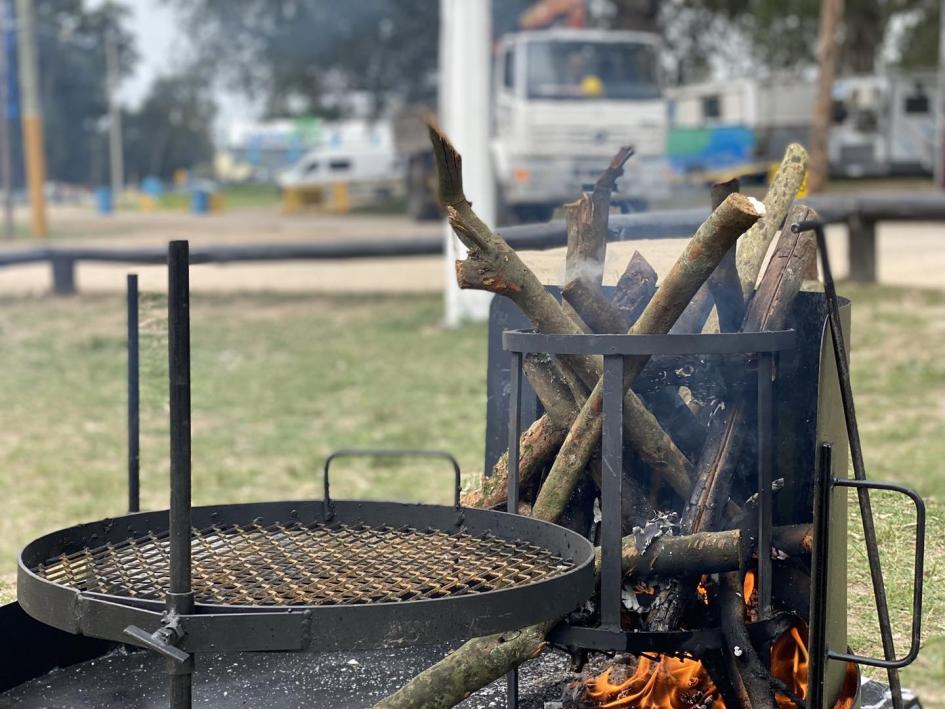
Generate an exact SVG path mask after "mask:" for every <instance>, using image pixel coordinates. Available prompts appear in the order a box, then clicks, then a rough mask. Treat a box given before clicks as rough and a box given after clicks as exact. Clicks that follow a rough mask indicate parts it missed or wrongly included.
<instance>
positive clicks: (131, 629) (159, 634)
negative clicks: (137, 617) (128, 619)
mask: <svg viewBox="0 0 945 709" xmlns="http://www.w3.org/2000/svg"><path fill="white" fill-rule="evenodd" d="M125 635H128V636H129V637H131V638H134V639H135V640H137V641H138V643H139V644H140V645H142V646H144V647H146V648H148V649H149V650H153V651H154V652H156V653H158V654H159V655H163V656H164V657H166V658H168V659H171V660H174V662H177V663H180V664H184V663H185V662H187V661H188V660H189V659H190V655H188V654H187V653H186V652H184V651H183V650H181V649H180V648H178V647H175V646H174V645H173V644H172V643H173V642H176V641H177V640H179V639H180V636H179V635H178V633H177V631H176V630H175V629H174V628H172V627H171V626H169V625H162V626H161V627H160V628H158V629H157V630H155V631H154V632H153V633H149V632H148V631H147V630H144V629H143V628H139V627H138V626H137V625H129V626H128V627H127V628H125Z"/></svg>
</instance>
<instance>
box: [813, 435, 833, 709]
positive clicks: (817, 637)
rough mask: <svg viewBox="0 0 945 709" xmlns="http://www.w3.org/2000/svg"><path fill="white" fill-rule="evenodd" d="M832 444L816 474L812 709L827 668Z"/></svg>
mask: <svg viewBox="0 0 945 709" xmlns="http://www.w3.org/2000/svg"><path fill="white" fill-rule="evenodd" d="M832 452H833V451H832V449H831V446H830V444H829V443H823V444H821V446H820V449H819V451H818V453H819V455H818V459H817V469H816V470H815V471H814V556H813V560H812V561H813V563H814V564H815V566H814V569H813V571H814V580H813V581H814V582H813V588H812V589H811V594H812V597H811V603H810V664H809V665H808V679H809V682H808V687H809V689H808V696H807V706H808V708H809V709H823V707H824V706H826V705H825V702H824V691H825V688H824V681H825V678H826V668H827V576H828V575H829V571H830V567H829V562H828V553H829V550H830V538H829V537H828V530H829V528H830V496H831V493H832V492H833V485H832V484H831V482H832V481H833V460H832Z"/></svg>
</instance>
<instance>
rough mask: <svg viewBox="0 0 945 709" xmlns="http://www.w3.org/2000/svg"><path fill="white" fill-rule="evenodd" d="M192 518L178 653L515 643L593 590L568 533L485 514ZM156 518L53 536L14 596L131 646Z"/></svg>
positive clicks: (159, 525)
mask: <svg viewBox="0 0 945 709" xmlns="http://www.w3.org/2000/svg"><path fill="white" fill-rule="evenodd" d="M324 513H325V508H324V506H323V504H322V503H321V502H313V501H299V502H273V503H254V504H245V505H224V506H214V507H200V508H195V509H194V511H193V524H194V528H195V531H194V534H193V536H192V540H193V541H192V546H191V549H192V555H193V579H194V584H193V585H194V591H195V596H196V607H195V611H194V613H193V614H192V615H187V616H184V617H183V618H182V623H183V626H184V628H183V629H184V631H185V632H184V639H183V640H182V642H181V643H180V648H181V649H182V650H184V651H186V652H213V651H221V650H255V649H258V650H316V651H322V650H334V649H348V648H351V649H367V648H373V647H381V646H385V647H394V646H402V645H412V644H423V643H435V642H441V641H449V640H454V639H461V638H465V637H471V636H476V635H484V634H488V633H493V632H500V631H504V630H510V629H512V628H516V627H522V626H524V625H528V624H531V623H535V622H539V621H541V620H546V619H549V618H554V617H558V616H561V615H564V614H566V613H567V612H568V611H570V610H572V609H573V608H575V607H576V606H577V605H579V604H580V603H581V602H583V601H584V600H585V599H586V598H588V597H589V596H590V594H591V593H592V591H593V578H594V571H593V563H594V550H593V547H592V546H591V544H590V543H589V542H588V541H587V540H586V539H584V538H583V537H581V536H580V535H578V534H575V533H573V532H570V531H568V530H566V529H563V528H561V527H558V526H556V525H552V524H547V523H544V522H540V521H538V520H533V519H529V518H527V517H520V516H517V515H509V514H505V513H501V512H494V511H489V510H474V509H457V508H454V507H444V506H435V505H409V504H399V503H390V502H365V501H357V502H354V501H335V502H334V503H333V516H332V518H331V520H330V521H328V522H326V520H325V514H324ZM167 579H168V539H167V513H166V512H148V513H141V514H135V515H128V516H126V517H121V518H118V519H114V520H105V521H102V522H96V523H92V524H86V525H80V526H78V527H72V528H70V529H65V530H61V531H59V532H54V533H52V534H50V535H47V536H45V537H42V538H40V539H37V540H36V541H34V542H33V543H31V544H30V545H29V546H27V547H26V548H25V549H24V550H23V552H22V554H21V557H20V568H19V580H18V588H17V591H18V598H19V601H20V604H21V605H22V606H23V608H24V609H25V610H26V611H27V612H28V613H29V614H30V615H32V616H33V617H34V618H36V619H37V620H40V621H42V622H45V623H49V624H50V625H52V626H54V627H57V628H60V629H62V630H66V631H67V632H72V633H77V634H83V635H89V636H92V637H100V638H104V639H108V640H116V641H124V642H127V641H128V637H127V636H126V635H125V634H124V629H125V628H126V627H127V626H129V625H136V626H138V627H141V628H144V629H145V630H147V631H148V632H153V631H154V630H155V629H157V627H159V625H160V621H161V613H162V611H163V610H164V593H165V589H166V588H167Z"/></svg>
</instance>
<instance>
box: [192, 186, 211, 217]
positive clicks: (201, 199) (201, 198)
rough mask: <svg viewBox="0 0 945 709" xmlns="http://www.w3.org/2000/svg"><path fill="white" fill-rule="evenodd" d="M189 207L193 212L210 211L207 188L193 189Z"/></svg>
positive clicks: (203, 212)
mask: <svg viewBox="0 0 945 709" xmlns="http://www.w3.org/2000/svg"><path fill="white" fill-rule="evenodd" d="M191 208H192V209H193V212H194V214H206V213H207V212H209V211H210V192H208V191H207V190H194V196H193V198H192V199H191Z"/></svg>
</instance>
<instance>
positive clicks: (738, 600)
mask: <svg viewBox="0 0 945 709" xmlns="http://www.w3.org/2000/svg"><path fill="white" fill-rule="evenodd" d="M719 606H720V613H719V616H720V618H719V621H720V625H721V627H722V636H723V637H724V638H725V652H724V657H725V664H726V666H727V670H728V679H729V682H730V683H731V685H732V686H733V687H734V689H735V691H736V694H737V695H738V699H739V703H740V704H741V706H742V707H744V709H776V704H775V699H774V691H773V689H772V686H771V683H770V681H769V675H768V671H767V670H766V669H765V666H764V665H763V664H762V663H761V658H760V657H759V656H758V653H757V652H756V651H755V648H754V646H753V645H752V643H751V637H750V636H749V635H748V628H747V627H746V626H745V600H744V599H743V598H742V574H741V573H740V572H738V571H730V572H729V573H726V574H722V577H721V579H720V580H719Z"/></svg>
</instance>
